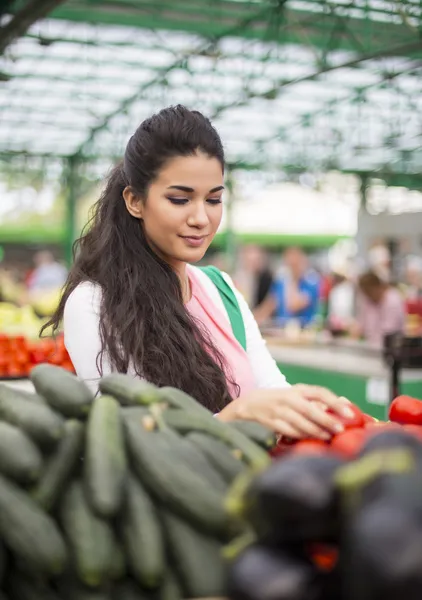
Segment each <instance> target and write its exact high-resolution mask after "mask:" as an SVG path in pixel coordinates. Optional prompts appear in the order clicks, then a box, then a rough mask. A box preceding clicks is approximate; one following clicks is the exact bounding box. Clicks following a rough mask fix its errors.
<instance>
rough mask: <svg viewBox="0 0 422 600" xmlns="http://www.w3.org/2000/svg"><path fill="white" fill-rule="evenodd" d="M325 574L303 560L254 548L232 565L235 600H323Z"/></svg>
mask: <svg viewBox="0 0 422 600" xmlns="http://www.w3.org/2000/svg"><path fill="white" fill-rule="evenodd" d="M321 589H322V586H321V575H320V574H319V572H318V571H317V569H316V568H315V567H314V566H313V565H312V564H311V563H310V562H309V561H306V560H305V559H304V558H303V557H299V556H295V555H294V554H290V553H289V552H287V551H284V550H282V549H279V548H269V547H266V546H262V545H258V544H257V545H253V546H250V547H249V548H247V550H245V551H244V552H243V553H242V554H241V555H240V556H239V558H237V559H236V561H235V562H234V563H233V564H232V567H231V569H230V571H229V580H228V596H229V598H231V600H322V596H321Z"/></svg>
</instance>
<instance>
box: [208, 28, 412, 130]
mask: <svg viewBox="0 0 422 600" xmlns="http://www.w3.org/2000/svg"><path fill="white" fill-rule="evenodd" d="M420 50H422V39H420V40H418V41H416V42H413V43H410V44H409V43H408V44H403V45H400V46H394V47H391V46H389V47H387V48H384V49H383V50H380V51H377V52H372V53H368V54H365V55H362V56H358V57H355V58H352V59H350V60H347V61H345V62H342V63H337V64H334V65H326V66H325V67H321V68H320V69H317V70H315V71H313V72H312V73H309V74H308V75H304V76H303V77H297V78H295V79H290V80H288V81H282V82H280V83H279V84H278V85H277V86H275V88H274V89H273V90H270V92H264V93H252V94H251V95H250V96H249V97H248V99H247V100H240V101H239V102H235V103H233V102H232V103H230V104H223V105H221V106H219V107H218V108H217V110H216V111H215V112H214V114H213V115H212V117H213V118H215V117H216V116H218V115H220V114H221V113H222V112H224V111H225V110H227V109H228V108H233V106H244V105H245V104H247V103H248V101H249V100H250V99H251V98H264V99H265V98H268V97H269V94H270V93H271V92H272V96H274V97H276V96H277V94H278V92H279V91H280V90H281V89H283V88H286V87H288V86H292V85H297V84H298V83H303V82H305V81H312V80H313V79H317V78H318V77H319V76H320V75H323V74H325V73H332V72H334V71H339V70H341V69H345V68H348V67H355V66H357V65H359V64H360V63H362V62H365V61H367V60H374V59H378V58H387V57H390V56H401V55H404V56H406V55H407V54H408V53H414V52H417V51H420Z"/></svg>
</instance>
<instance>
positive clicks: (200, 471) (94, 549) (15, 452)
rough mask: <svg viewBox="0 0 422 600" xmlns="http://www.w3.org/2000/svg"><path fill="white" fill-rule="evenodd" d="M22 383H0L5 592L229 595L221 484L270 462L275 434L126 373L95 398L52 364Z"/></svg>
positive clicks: (83, 598) (1, 576)
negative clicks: (230, 420)
mask: <svg viewBox="0 0 422 600" xmlns="http://www.w3.org/2000/svg"><path fill="white" fill-rule="evenodd" d="M31 380H32V382H33V384H34V386H35V390H36V392H35V393H29V392H22V391H17V390H15V389H12V388H11V387H9V386H7V384H0V557H1V568H0V598H8V599H9V600H35V599H40V598H42V599H43V600H59V599H64V600H107V599H109V600H114V599H116V600H117V599H118V600H145V599H146V598H151V599H157V600H159V599H162V600H172V599H174V600H175V599H181V598H201V597H212V596H224V595H225V593H226V590H227V562H226V560H225V558H224V552H223V549H224V548H225V547H226V545H227V544H228V543H230V542H231V541H232V540H233V539H234V538H235V537H236V536H237V535H238V534H239V533H242V531H243V526H242V525H241V524H240V523H238V522H237V521H236V520H234V519H231V518H230V517H229V515H228V514H227V511H226V508H225V501H226V497H227V494H228V490H229V489H230V487H231V485H232V482H233V481H234V480H235V478H237V477H238V476H240V477H242V476H243V474H244V473H246V472H248V471H249V470H250V469H252V470H258V471H261V470H262V469H264V468H266V467H267V466H268V465H269V464H270V463H271V459H270V457H269V454H268V450H270V449H271V448H273V447H274V445H275V443H276V438H275V436H274V435H273V434H272V433H270V432H268V431H267V430H266V429H265V428H263V427H261V426H260V425H258V424H256V423H234V424H233V425H227V424H225V423H223V422H220V421H219V420H217V419H215V418H214V417H213V415H212V414H211V413H210V412H209V411H207V410H206V409H204V408H203V407H201V406H200V405H199V404H198V403H197V402H196V401H195V400H193V399H192V398H191V397H189V396H187V395H186V394H184V393H183V392H180V391H178V390H174V389H172V388H160V389H159V388H156V387H154V386H152V385H149V384H146V383H143V382H141V381H136V380H134V379H131V378H130V377H128V376H124V375H110V376H107V377H105V378H104V379H102V381H101V383H100V390H101V394H100V395H98V396H97V397H95V399H94V397H93V394H92V393H91V391H90V390H89V389H88V387H87V386H86V385H85V384H84V383H83V382H82V381H80V380H78V379H77V378H76V376H74V375H73V374H71V373H69V372H67V371H65V370H64V369H62V368H59V367H56V366H52V365H48V364H41V365H38V366H37V367H35V368H34V369H33V370H32V372H31Z"/></svg>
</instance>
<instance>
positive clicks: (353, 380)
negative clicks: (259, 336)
mask: <svg viewBox="0 0 422 600" xmlns="http://www.w3.org/2000/svg"><path fill="white" fill-rule="evenodd" d="M267 341H268V347H269V350H270V352H271V354H272V356H273V357H274V359H275V360H276V361H277V364H278V365H279V368H280V369H281V371H282V372H283V373H284V375H285V376H286V378H287V380H288V381H289V382H290V383H292V384H294V383H308V384H312V385H322V386H324V387H327V388H329V389H331V390H332V391H333V392H335V393H336V394H339V395H344V396H346V397H348V398H349V399H350V400H352V401H353V402H354V403H355V404H357V405H358V406H359V407H360V408H362V409H363V410H364V411H365V412H368V413H369V414H371V415H373V416H374V417H376V418H378V419H384V418H385V417H386V413H387V409H388V404H389V401H390V396H391V373H390V369H389V367H388V366H387V364H386V362H385V361H384V359H383V356H382V351H381V350H380V349H376V348H371V347H370V346H368V345H367V344H365V343H363V342H351V341H331V342H327V341H325V342H317V341H314V342H303V343H293V342H288V341H286V340H284V341H283V340H282V339H281V338H275V337H268V338H267ZM400 381H401V390H400V391H401V393H403V394H408V395H410V396H414V397H417V398H418V397H419V398H421V397H422V368H420V369H403V370H402V371H401V374H400Z"/></svg>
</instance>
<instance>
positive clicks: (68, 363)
mask: <svg viewBox="0 0 422 600" xmlns="http://www.w3.org/2000/svg"><path fill="white" fill-rule="evenodd" d="M61 366H62V367H63V369H66V370H67V371H70V372H71V373H74V372H75V367H74V366H73V364H72V363H71V361H70V360H64V361H63V363H62V365H61Z"/></svg>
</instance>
